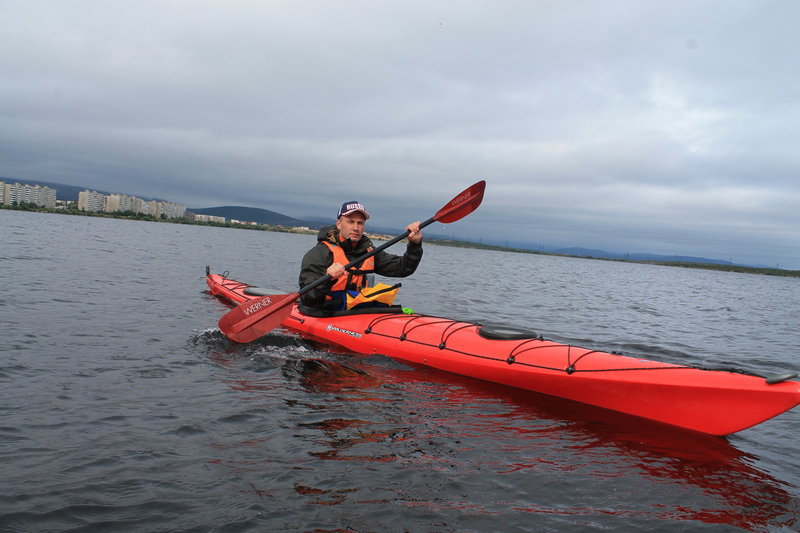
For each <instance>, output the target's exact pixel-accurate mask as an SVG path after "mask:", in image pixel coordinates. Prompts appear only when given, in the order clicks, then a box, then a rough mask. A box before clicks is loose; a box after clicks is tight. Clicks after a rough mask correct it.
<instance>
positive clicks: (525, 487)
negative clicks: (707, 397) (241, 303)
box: [0, 211, 800, 532]
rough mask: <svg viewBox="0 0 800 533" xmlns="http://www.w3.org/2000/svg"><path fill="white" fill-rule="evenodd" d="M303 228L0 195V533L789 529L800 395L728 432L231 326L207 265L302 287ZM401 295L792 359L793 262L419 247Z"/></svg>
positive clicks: (680, 355)
mask: <svg viewBox="0 0 800 533" xmlns="http://www.w3.org/2000/svg"><path fill="white" fill-rule="evenodd" d="M313 241H314V239H313V237H311V236H304V235H289V234H279V233H266V232H257V231H245V230H232V229H221V228H207V227H194V226H180V225H174V224H157V223H149V222H135V221H126V220H113V219H109V220H107V219H96V218H88V217H70V216H60V215H48V214H36V213H24V212H12V211H0V269H1V271H2V275H3V281H4V283H3V293H2V297H0V336H1V339H2V341H1V342H0V465H2V466H1V467H0V468H2V470H1V471H0V473H1V474H2V475H0V531H4V532H5V531H13V532H23V531H37V532H38V531H109V530H115V531H116V530H121V531H355V532H365V531H415V532H416V531H467V532H469V531H475V532H483V531H567V530H569V531H607V530H624V531H787V532H788V531H797V530H798V529H800V488H798V484H800V465H799V464H798V459H797V457H798V456H800V443H798V439H797V438H796V428H797V427H798V422H799V421H800V420H799V418H800V413H799V412H798V411H797V410H795V411H791V412H789V413H785V414H783V415H781V416H780V417H778V418H776V419H773V420H770V421H768V422H766V423H764V424H761V425H759V426H757V427H755V428H751V429H749V430H746V431H743V432H741V433H739V434H736V435H733V436H731V437H728V438H727V439H720V438H715V437H705V436H702V435H696V434H693V433H687V432H682V431H678V430H675V429H671V428H667V427H664V426H660V425H657V424H649V423H647V422H643V421H639V420H635V419H631V418H627V417H623V416H621V415H617V414H614V413H610V412H607V411H604V410H600V409H593V408H590V407H587V406H582V405H579V404H574V403H570V402H566V401H564V400H558V399H554V398H549V397H545V396H539V395H535V394H531V393H523V392H520V391H515V390H512V389H508V388H504V387H499V386H494V385H491V384H487V383H482V382H479V381H474V380H468V379H465V378H460V377H458V376H452V375H448V374H443V373H439V372H435V371H431V370H427V369H420V368H413V367H410V366H407V365H405V364H401V363H398V362H395V361H393V360H391V359H389V358H385V357H382V356H354V355H351V354H343V353H335V352H331V351H329V350H327V349H326V348H325V347H324V346H321V345H317V344H310V343H308V342H304V341H302V340H300V339H298V338H296V337H294V336H291V335H287V334H285V333H281V332H279V331H278V332H273V333H272V334H270V335H268V336H267V337H266V338H264V339H262V340H260V341H259V342H256V343H253V344H250V345H244V346H240V345H231V344H230V343H229V342H228V341H227V340H226V339H225V338H224V337H223V336H222V335H221V334H220V332H219V331H218V330H217V329H216V321H217V320H218V319H219V317H220V316H221V315H222V314H223V313H224V312H225V311H226V310H227V307H226V306H225V305H224V304H223V303H222V302H220V301H219V300H217V299H216V298H214V297H211V296H210V295H209V294H208V293H207V292H206V288H205V283H204V280H203V275H204V268H205V266H206V265H210V266H211V267H212V269H213V270H215V271H217V272H222V271H225V270H228V271H230V275H231V277H233V278H235V279H240V280H242V281H248V282H251V283H256V284H259V285H262V286H267V287H273V288H275V289H276V290H277V291H278V292H291V291H293V290H295V287H296V279H297V272H298V268H299V260H300V258H301V257H302V254H303V253H304V252H305V250H306V249H307V248H308V247H310V246H311V245H312V244H313ZM401 247H402V245H398V246H397V247H396V249H395V251H398V252H399V251H400V250H401V249H402V248H401ZM400 299H401V301H402V303H403V304H404V305H407V306H411V307H413V308H414V309H416V310H417V311H419V312H425V313H429V314H437V315H442V316H447V317H451V318H458V319H464V320H472V321H478V322H483V323H492V322H499V323H506V324H513V325H516V326H520V327H526V328H530V329H534V330H536V331H538V332H540V333H542V334H544V335H545V336H546V337H548V338H552V339H557V340H561V341H565V342H571V343H573V344H578V345H581V346H586V347H593V348H601V349H604V350H617V351H622V352H624V353H626V354H628V355H640V356H646V357H648V358H653V359H660V360H664V361H673V362H681V363H710V364H733V365H736V366H738V367H741V368H745V369H748V370H751V371H755V372H759V373H765V374H768V373H778V372H784V371H800V364H798V362H797V357H796V352H797V345H798V342H797V341H798V336H797V332H796V327H797V316H800V283H798V280H796V279H783V278H772V277H766V276H753V275H741V274H733V273H720V272H711V271H702V270H684V269H678V268H669V267H659V266H648V265H635V264H624V263H615V262H603V261H592V260H580V259H569V258H557V257H546V256H536V255H523V254H510V253H500V252H488V251H478V250H463V249H453V248H445V247H434V246H427V247H426V249H425V257H424V259H423V263H422V265H421V267H420V269H419V270H418V272H417V273H416V274H415V275H414V276H413V277H411V278H407V279H405V280H403V289H402V290H401V294H400ZM698 409H702V406H698Z"/></svg>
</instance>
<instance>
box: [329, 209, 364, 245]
mask: <svg viewBox="0 0 800 533" xmlns="http://www.w3.org/2000/svg"><path fill="white" fill-rule="evenodd" d="M366 221H367V219H366V218H364V215H362V214H361V213H359V212H358V211H356V212H354V213H350V214H349V215H342V216H340V217H339V218H338V219H337V220H336V229H338V230H339V235H341V237H342V238H343V239H350V241H352V243H353V244H355V243H357V242H358V241H360V240H361V236H362V235H364V224H365V223H366Z"/></svg>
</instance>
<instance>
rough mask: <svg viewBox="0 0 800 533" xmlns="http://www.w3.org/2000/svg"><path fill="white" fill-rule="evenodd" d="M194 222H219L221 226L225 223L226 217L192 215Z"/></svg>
mask: <svg viewBox="0 0 800 533" xmlns="http://www.w3.org/2000/svg"><path fill="white" fill-rule="evenodd" d="M192 220H196V221H198V222H218V223H220V224H224V223H225V217H218V216H215V215H201V214H199V213H194V214H192Z"/></svg>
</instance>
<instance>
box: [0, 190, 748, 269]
mask: <svg viewBox="0 0 800 533" xmlns="http://www.w3.org/2000/svg"><path fill="white" fill-rule="evenodd" d="M0 181H5V182H6V183H23V184H29V185H44V186H47V187H50V188H51V189H55V191H56V199H58V200H65V201H72V202H77V201H78V193H80V192H81V191H83V190H86V189H87V187H78V186H74V185H65V184H63V183H54V182H47V181H41V180H25V179H17V178H4V177H2V176H0ZM92 190H96V189H92ZM97 192H99V193H101V194H112V193H110V192H107V191H101V190H97ZM126 194H133V193H130V192H128V193H126ZM143 199H145V200H155V198H143ZM188 211H191V212H193V213H199V214H203V215H214V216H220V217H225V219H226V220H231V219H234V220H241V221H244V222H255V223H257V224H267V225H273V226H277V225H280V226H290V227H291V226H294V227H297V226H307V227H309V228H311V229H319V228H321V227H323V226H328V225H330V224H333V222H334V221H333V218H332V217H330V218H329V217H321V216H319V215H311V216H308V217H304V218H303V219H298V218H293V217H290V216H287V215H283V214H281V213H277V212H275V211H270V210H268V209H260V208H257V207H243V206H220V207H200V208H189V209H188ZM369 229H370V231H371V232H372V233H384V234H387V235H394V234H396V233H400V232H402V229H392V228H379V227H374V226H370V228H369ZM427 235H428V236H429V237H435V238H440V239H448V237H446V236H444V235H441V236H440V235H433V234H431V233H428V234H427ZM486 242H487V244H489V240H487V241H486ZM491 244H495V245H498V246H506V247H509V246H511V247H512V248H513V247H516V248H520V249H523V250H531V251H535V250H538V251H540V252H546V253H551V254H558V255H571V256H577V257H596V258H599V259H627V260H631V261H654V262H675V263H679V262H685V263H706V264H713V265H729V264H733V265H734V266H749V267H752V266H757V267H760V266H761V265H741V264H737V263H731V262H730V261H725V260H722V259H708V258H705V257H693V256H685V255H684V256H681V255H657V254H645V253H616V252H606V251H605V250H597V249H590V248H578V247H573V248H556V247H552V246H546V247H543V246H541V245H540V244H533V243H524V242H509V241H503V242H499V241H498V242H493V243H491Z"/></svg>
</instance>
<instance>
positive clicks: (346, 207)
mask: <svg viewBox="0 0 800 533" xmlns="http://www.w3.org/2000/svg"><path fill="white" fill-rule="evenodd" d="M356 211H358V212H360V213H361V214H362V215H364V218H365V219H367V218H369V213H367V209H366V208H365V207H364V206H363V205H362V204H361V202H345V203H343V204H342V207H340V208H339V212H338V213H336V218H339V217H341V216H345V215H349V214H350V213H355V212H356Z"/></svg>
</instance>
